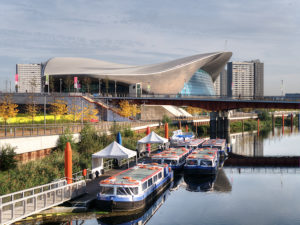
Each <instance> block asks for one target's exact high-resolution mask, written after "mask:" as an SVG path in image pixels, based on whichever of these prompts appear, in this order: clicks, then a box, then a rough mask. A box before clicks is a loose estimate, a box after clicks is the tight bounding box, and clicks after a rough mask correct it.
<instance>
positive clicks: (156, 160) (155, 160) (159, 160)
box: [152, 159, 161, 164]
mask: <svg viewBox="0 0 300 225" xmlns="http://www.w3.org/2000/svg"><path fill="white" fill-rule="evenodd" d="M152 161H153V162H154V163H158V164H161V159H153V160H152Z"/></svg>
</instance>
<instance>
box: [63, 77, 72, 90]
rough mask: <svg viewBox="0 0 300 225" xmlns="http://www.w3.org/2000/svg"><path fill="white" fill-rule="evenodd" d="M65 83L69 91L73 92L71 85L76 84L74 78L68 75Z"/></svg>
mask: <svg viewBox="0 0 300 225" xmlns="http://www.w3.org/2000/svg"><path fill="white" fill-rule="evenodd" d="M64 83H65V84H66V86H67V88H68V91H69V92H71V87H72V85H73V84H74V82H73V79H72V78H71V77H66V78H65V79H64Z"/></svg>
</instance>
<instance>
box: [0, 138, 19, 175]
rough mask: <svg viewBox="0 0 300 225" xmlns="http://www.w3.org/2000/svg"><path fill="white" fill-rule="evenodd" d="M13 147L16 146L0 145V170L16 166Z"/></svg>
mask: <svg viewBox="0 0 300 225" xmlns="http://www.w3.org/2000/svg"><path fill="white" fill-rule="evenodd" d="M15 149H16V147H12V146H11V145H8V144H7V145H3V146H1V147H0V170H2V171H5V170H9V169H13V168H15V167H16V165H17V160H16V159H15V156H16V153H15Z"/></svg>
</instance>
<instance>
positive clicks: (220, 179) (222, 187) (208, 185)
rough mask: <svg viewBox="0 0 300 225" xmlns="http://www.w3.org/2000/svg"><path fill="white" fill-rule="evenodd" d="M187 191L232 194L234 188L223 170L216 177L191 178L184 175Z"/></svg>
mask: <svg viewBox="0 0 300 225" xmlns="http://www.w3.org/2000/svg"><path fill="white" fill-rule="evenodd" d="M184 182H185V183H186V190H187V191H191V192H208V191H217V192H230V191H231V190H232V186H231V184H230V182H229V180H228V178H227V176H226V174H225V172H224V170H223V169H219V171H218V173H217V174H216V175H212V176H191V175H187V174H185V175H184Z"/></svg>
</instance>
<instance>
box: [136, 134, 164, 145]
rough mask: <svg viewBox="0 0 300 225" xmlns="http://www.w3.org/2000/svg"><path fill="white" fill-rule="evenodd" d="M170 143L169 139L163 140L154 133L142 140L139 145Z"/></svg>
mask: <svg viewBox="0 0 300 225" xmlns="http://www.w3.org/2000/svg"><path fill="white" fill-rule="evenodd" d="M167 142H168V139H166V138H163V137H161V136H159V135H158V134H156V133H155V132H154V131H152V132H151V133H150V134H148V135H147V136H146V137H143V138H142V139H141V140H139V141H138V144H154V143H159V144H165V143H167Z"/></svg>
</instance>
